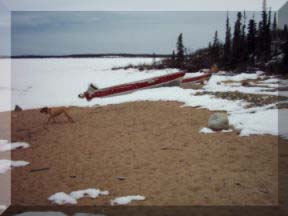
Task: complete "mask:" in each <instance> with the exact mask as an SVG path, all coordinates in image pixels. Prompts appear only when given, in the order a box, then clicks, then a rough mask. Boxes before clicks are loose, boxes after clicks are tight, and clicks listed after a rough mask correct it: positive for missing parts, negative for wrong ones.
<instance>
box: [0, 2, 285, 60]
mask: <svg viewBox="0 0 288 216" xmlns="http://www.w3.org/2000/svg"><path fill="white" fill-rule="evenodd" d="M285 2H286V1H285V0H273V1H272V0H270V1H269V0H268V5H269V6H271V7H272V9H273V10H278V9H279V8H280V7H281V6H282V5H283V4H284V3H285ZM261 5H262V0H241V1H239V0H217V1H214V0H213V1H212V0H201V1H199V0H197V1H196V0H178V1H170V0H153V1H152V0H146V1H144V0H121V1H119V0H81V1H75V0H57V1H56V0H49V1H47V0H42V1H39V0H37V1H36V0H25V4H24V1H22V0H9V1H8V0H0V34H1V36H2V35H3V34H2V32H3V31H4V30H5V29H8V28H9V29H10V25H8V24H9V22H10V21H9V17H8V16H7V14H8V15H9V11H13V12H12V23H11V24H12V35H11V38H12V41H11V44H12V54H13V55H22V54H72V53H76V54H77V53H107V52H109V53H116V52H117V53H119V52H127V53H153V52H155V53H171V52H172V50H173V49H174V48H175V43H176V38H177V36H178V35H179V33H181V32H183V34H184V43H185V45H186V47H187V48H189V49H191V50H195V49H198V48H201V47H204V46H207V44H208V42H209V41H211V40H212V38H213V35H214V32H215V31H216V30H218V31H219V37H220V38H221V39H223V38H224V31H225V19H226V11H227V10H229V11H237V10H244V9H245V10H246V11H247V10H248V11H259V10H261ZM5 9H6V10H7V11H8V13H7V12H6V13H5V12H4V11H5ZM42 10H45V11H47V12H43V11H42ZM65 10H68V11H65ZM81 10H84V11H81ZM85 10H86V11H85ZM87 10H90V11H95V12H87ZM101 10H104V11H102V12H101ZM105 10H106V11H110V12H105ZM124 10H125V11H126V12H117V11H124ZM142 10H144V11H145V10H146V11H155V12H139V11H142ZM159 10H160V11H162V12H159ZM166 10H173V11H175V10H179V11H189V10H191V11H194V12H165V11H166ZM199 10H200V11H210V12H197V11H199ZM39 11H42V12H39ZM53 11H54V12H53ZM55 11H58V12H55ZM69 11H70V12H69ZM71 11H78V12H71ZM97 11H98V12H97ZM112 11H114V12H112ZM127 11H131V12H127ZM133 11H138V12H133ZM156 11H157V12H156ZM163 11H164V12H163ZM215 11H219V12H215ZM221 11H222V12H221ZM229 13H230V18H231V23H233V22H234V20H235V18H236V14H235V13H233V12H229ZM248 14H249V16H250V17H251V16H252V14H253V12H250V13H248ZM255 14H256V17H257V12H256V13H255ZM5 36H6V38H10V36H9V35H8V34H6V35H5ZM2 38H3V37H2ZM9 44H10V43H9V41H7V42H6V43H3V42H2V44H0V55H1V54H2V55H3V50H4V49H3V48H2V47H5V52H7V50H8V48H9ZM1 45H3V46H1ZM9 49H10V48H9Z"/></svg>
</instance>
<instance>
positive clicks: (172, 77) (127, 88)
mask: <svg viewBox="0 0 288 216" xmlns="http://www.w3.org/2000/svg"><path fill="white" fill-rule="evenodd" d="M184 75H185V72H178V73H173V74H168V75H164V76H159V77H154V78H151V79H146V80H142V81H138V82H133V83H127V84H123V85H117V86H112V87H109V88H104V89H98V90H95V91H94V92H84V97H85V98H86V99H87V100H88V101H89V100H91V99H93V98H97V97H108V96H115V95H119V94H127V93H131V92H133V91H136V90H140V89H145V88H156V87H164V86H180V84H181V81H182V79H183V77H184Z"/></svg>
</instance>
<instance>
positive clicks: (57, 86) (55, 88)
mask: <svg viewBox="0 0 288 216" xmlns="http://www.w3.org/2000/svg"><path fill="white" fill-rule="evenodd" d="M152 61H153V59H152V58H78V59H77V58H51V59H11V60H10V59H0V68H2V70H1V72H0V76H1V77H2V78H1V80H0V97H1V98H2V99H3V98H4V99H3V100H2V102H1V105H0V111H5V110H10V109H13V108H14V106H15V105H16V104H17V105H19V106H21V107H22V108H24V109H30V108H39V107H43V106H63V105H64V106H69V105H91V102H90V103H89V102H86V101H84V100H83V99H79V98H78V97H77V96H78V94H79V93H82V92H83V91H85V90H86V89H87V86H88V84H89V83H94V84H96V85H97V86H98V87H100V88H103V87H108V86H113V85H117V84H122V83H127V82H133V81H137V80H141V79H146V78H150V77H154V76H159V75H164V74H168V73H171V72H173V71H174V72H175V70H162V71H149V72H141V73H139V71H137V70H135V69H129V70H112V68H113V67H122V66H127V65H129V64H141V63H152ZM10 67H11V88H10V80H9V79H10V78H9V75H10ZM10 94H11V105H10V103H9V102H8V100H9V98H8V96H9V95H10Z"/></svg>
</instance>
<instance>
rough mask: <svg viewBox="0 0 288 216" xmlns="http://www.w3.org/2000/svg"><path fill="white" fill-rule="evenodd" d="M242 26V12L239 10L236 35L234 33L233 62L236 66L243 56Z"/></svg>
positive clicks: (235, 29)
mask: <svg viewBox="0 0 288 216" xmlns="http://www.w3.org/2000/svg"><path fill="white" fill-rule="evenodd" d="M241 26H242V14H241V12H238V14H237V21H236V23H235V27H234V35H233V45H232V63H233V65H234V66H237V64H238V63H239V61H240V58H241V49H243V47H241Z"/></svg>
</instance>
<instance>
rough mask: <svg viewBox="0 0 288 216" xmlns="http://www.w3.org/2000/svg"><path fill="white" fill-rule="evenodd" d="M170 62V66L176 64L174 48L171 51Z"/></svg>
mask: <svg viewBox="0 0 288 216" xmlns="http://www.w3.org/2000/svg"><path fill="white" fill-rule="evenodd" d="M171 62H172V67H175V66H176V56H175V51H174V50H173V52H172V57H171Z"/></svg>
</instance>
